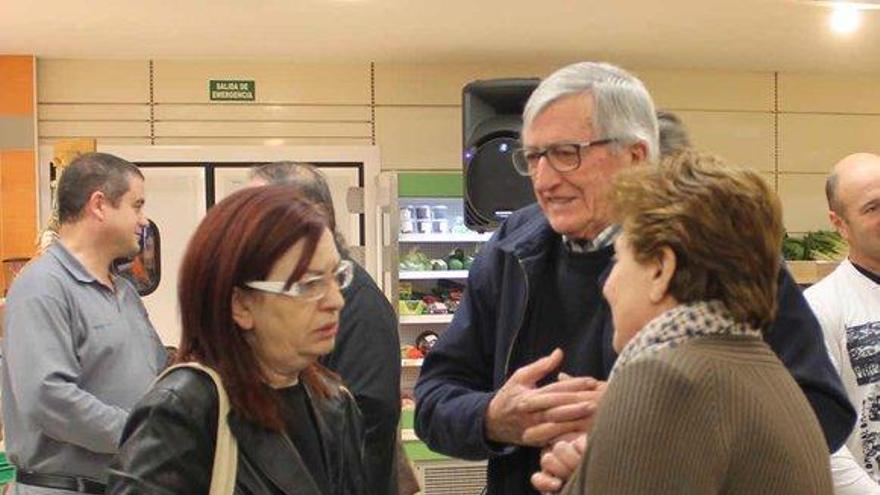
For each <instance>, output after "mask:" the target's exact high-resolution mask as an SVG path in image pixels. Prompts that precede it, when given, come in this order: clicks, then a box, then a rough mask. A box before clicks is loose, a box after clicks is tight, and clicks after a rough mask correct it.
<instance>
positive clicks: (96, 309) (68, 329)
mask: <svg viewBox="0 0 880 495" xmlns="http://www.w3.org/2000/svg"><path fill="white" fill-rule="evenodd" d="M113 283H114V285H115V290H113V289H111V288H109V287H107V286H105V285H103V284H101V283H100V282H99V281H98V280H96V279H95V277H94V276H93V275H92V274H90V273H89V272H88V270H86V269H85V267H84V266H83V265H82V264H81V263H80V262H79V261H78V260H77V259H76V258H75V257H74V256H73V255H72V254H71V253H70V252H69V251H67V249H65V248H64V246H63V245H62V244H61V243H60V242H55V243H54V244H52V245H51V246H50V247H49V248H48V249H47V250H46V252H45V253H44V254H43V255H42V256H40V258H38V259H37V260H36V261H34V262H33V263H31V264H30V265H29V266H27V267H25V268H24V270H22V272H21V273H20V274H19V276H18V278H16V280H15V282H14V283H13V284H12V287H11V288H10V290H9V294H8V297H7V299H6V309H5V315H4V329H5V336H4V338H3V357H4V359H3V364H2V371H3V417H4V419H5V423H6V449H7V454H8V456H9V458H10V460H11V461H12V462H13V464H15V465H16V466H17V467H18V468H19V469H21V470H26V471H33V472H37V473H42V474H64V475H75V476H87V477H90V478H94V479H97V480H100V481H104V480H105V479H106V476H107V475H106V473H105V470H106V468H107V466H108V465H109V464H110V460H111V459H112V457H113V454H115V453H116V450H117V444H118V442H119V438H120V436H121V434H122V428H123V426H124V424H125V420H126V419H127V417H128V413H129V410H130V409H131V408H132V407H133V406H134V405H135V403H136V402H137V401H138V400H139V399H140V398H141V396H142V395H143V394H144V393H145V392H146V391H147V389H148V388H149V387H150V385H151V384H152V382H153V380H154V379H155V377H156V375H157V374H158V373H159V371H160V370H161V369H162V368H163V366H164V365H165V361H166V352H165V348H164V347H163V345H162V342H161V341H160V340H159V336H158V335H157V334H156V331H155V330H154V329H153V326H152V325H151V324H150V320H149V318H148V317H147V312H146V309H145V308H144V305H143V303H142V302H141V299H140V296H139V295H138V294H137V292H136V291H135V290H134V288H133V287H132V286H131V284H130V283H129V282H128V281H127V280H125V279H123V278H122V277H113Z"/></svg>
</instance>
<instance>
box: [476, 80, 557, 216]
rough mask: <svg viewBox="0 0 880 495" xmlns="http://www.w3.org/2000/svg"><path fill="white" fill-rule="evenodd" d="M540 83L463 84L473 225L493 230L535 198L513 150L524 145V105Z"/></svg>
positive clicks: (491, 82)
mask: <svg viewBox="0 0 880 495" xmlns="http://www.w3.org/2000/svg"><path fill="white" fill-rule="evenodd" d="M539 82H540V80H539V79H537V78H531V79H490V80H485V81H473V82H471V83H468V84H467V85H465V87H464V88H463V89H462V131H463V136H462V143H463V144H464V157H463V164H462V166H463V170H462V171H463V175H464V207H465V225H467V226H468V228H470V229H471V230H476V231H478V232H486V231H489V230H493V229H495V228H496V227H498V224H500V223H501V222H502V221H503V220H504V219H505V218H507V217H508V216H509V215H510V214H511V213H513V212H514V211H515V210H518V209H519V208H522V207H523V206H527V205H529V204H531V203H534V202H535V195H534V193H533V192H532V184H531V181H530V180H529V178H528V177H523V176H521V175H519V174H518V173H517V172H516V170H515V169H514V168H513V150H515V149H516V148H519V147H520V146H521V143H520V132H521V131H522V111H523V107H524V106H525V104H526V101H527V100H528V99H529V95H531V94H532V91H534V90H535V88H536V87H537V86H538V83H539Z"/></svg>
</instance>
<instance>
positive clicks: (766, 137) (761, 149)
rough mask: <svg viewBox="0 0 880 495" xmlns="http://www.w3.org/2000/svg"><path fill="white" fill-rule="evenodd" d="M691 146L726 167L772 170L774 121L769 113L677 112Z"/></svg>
mask: <svg viewBox="0 0 880 495" xmlns="http://www.w3.org/2000/svg"><path fill="white" fill-rule="evenodd" d="M677 113H678V115H679V116H681V119H682V120H683V121H684V123H685V125H686V126H687V129H688V131H689V132H690V135H691V141H692V142H693V144H694V146H696V147H697V148H699V149H701V150H705V151H709V152H712V153H715V154H718V155H720V156H722V157H723V158H724V159H725V160H727V161H728V162H729V163H731V164H734V165H740V166H744V167H749V168H752V169H755V170H761V171H772V170H773V118H772V116H771V114H769V113H729V112H688V111H681V112H677Z"/></svg>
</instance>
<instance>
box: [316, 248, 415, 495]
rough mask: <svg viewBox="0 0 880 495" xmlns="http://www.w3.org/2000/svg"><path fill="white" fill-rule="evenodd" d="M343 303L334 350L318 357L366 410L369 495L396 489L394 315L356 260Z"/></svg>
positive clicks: (397, 371) (397, 393)
mask: <svg viewBox="0 0 880 495" xmlns="http://www.w3.org/2000/svg"><path fill="white" fill-rule="evenodd" d="M342 296H343V297H344V298H345V306H344V307H343V308H342V312H341V314H340V315H339V333H338V335H337V336H336V345H335V346H334V348H333V352H331V353H330V354H328V355H326V356H324V357H322V358H321V359H320V360H319V361H320V363H321V364H323V365H324V366H326V367H327V368H329V369H331V370H333V371H335V372H336V373H338V374H339V376H341V377H342V380H343V382H345V384H346V386H347V387H348V388H349V390H351V393H352V394H354V398H355V400H356V401H357V405H358V407H359V408H360V410H361V413H363V416H364V465H365V468H366V475H367V476H366V477H367V488H368V489H367V490H366V493H369V494H370V495H397V469H396V468H397V461H396V459H395V453H396V449H395V441H396V438H397V428H398V423H399V421H400V340H399V338H398V336H397V315H396V314H395V313H394V308H392V307H391V304H390V303H389V302H388V299H387V298H386V297H385V295H384V294H382V291H381V290H379V287H377V286H376V283H375V282H374V281H373V279H372V278H371V277H370V275H369V274H368V273H367V272H366V270H364V269H363V268H362V267H361V266H360V265H358V264H357V263H355V265H354V278H353V279H352V281H351V285H350V286H349V287H348V288H347V289H345V290H344V291H343V292H342Z"/></svg>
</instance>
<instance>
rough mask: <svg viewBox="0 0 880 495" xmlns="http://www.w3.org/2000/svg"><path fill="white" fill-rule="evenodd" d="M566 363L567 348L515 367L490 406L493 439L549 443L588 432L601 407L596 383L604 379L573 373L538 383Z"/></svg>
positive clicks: (601, 386)
mask: <svg viewBox="0 0 880 495" xmlns="http://www.w3.org/2000/svg"><path fill="white" fill-rule="evenodd" d="M561 364H562V351H561V350H559V349H556V350H554V351H553V352H552V353H551V354H550V355H549V356H545V357H543V358H541V359H538V360H537V361H535V362H534V363H531V364H529V365H527V366H523V367H522V368H520V369H518V370H516V372H514V373H513V375H511V377H510V378H509V379H508V380H507V382H506V383H505V384H504V385H503V386H502V387H501V388H500V389H499V390H498V392H497V393H496V394H495V397H493V398H492V401H491V402H489V407H488V408H487V410H486V436H487V438H488V439H489V440H491V441H495V442H499V443H507V444H516V445H528V446H532V447H544V446H547V445H549V444H550V441H551V440H553V439H556V438H558V437H561V436H563V435H565V434H568V433H583V432H585V431H586V424H587V423H588V422H589V421H590V419H591V418H592V416H593V413H594V412H595V410H596V407H597V404H596V401H597V400H598V399H596V397H597V396H599V395H600V393H599V392H597V389H601V390H602V391H604V384H603V383H602V382H599V381H597V380H595V379H593V378H572V377H569V376H567V375H565V374H563V373H561V374H560V381H558V382H555V383H551V384H549V385H546V386H544V387H541V388H538V387H537V383H538V382H539V381H541V379H543V378H544V377H546V376H547V375H549V374H550V373H552V372H553V371H554V370H556V369H558V368H559V366H560V365H561Z"/></svg>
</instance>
